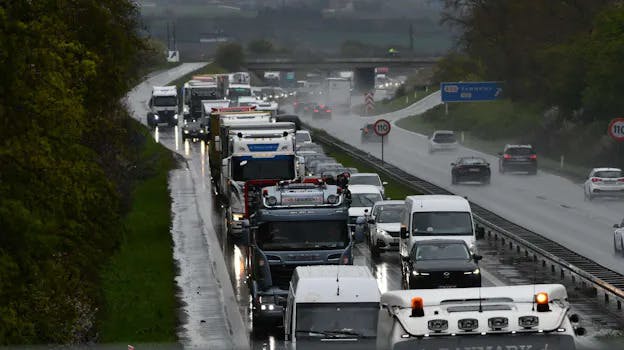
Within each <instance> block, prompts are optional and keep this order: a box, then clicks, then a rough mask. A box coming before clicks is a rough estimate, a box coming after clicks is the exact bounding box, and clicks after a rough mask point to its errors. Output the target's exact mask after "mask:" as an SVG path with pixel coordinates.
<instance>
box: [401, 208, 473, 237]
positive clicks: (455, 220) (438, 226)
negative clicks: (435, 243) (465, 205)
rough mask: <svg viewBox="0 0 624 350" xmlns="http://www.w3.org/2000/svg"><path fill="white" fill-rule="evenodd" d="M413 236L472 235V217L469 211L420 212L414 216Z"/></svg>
mask: <svg viewBox="0 0 624 350" xmlns="http://www.w3.org/2000/svg"><path fill="white" fill-rule="evenodd" d="M412 235H413V236H439V235H453V236H471V235H472V219H471V218H470V213H468V212H450V211H438V212H420V213H414V214H413V216H412Z"/></svg>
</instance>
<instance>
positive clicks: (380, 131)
mask: <svg viewBox="0 0 624 350" xmlns="http://www.w3.org/2000/svg"><path fill="white" fill-rule="evenodd" d="M391 128H392V126H391V125H390V122H389V121H387V120H385V119H378V120H377V121H376V122H375V124H373V131H375V134H377V136H381V165H382V166H383V165H384V141H385V137H386V136H387V135H388V134H389V133H390V129H391Z"/></svg>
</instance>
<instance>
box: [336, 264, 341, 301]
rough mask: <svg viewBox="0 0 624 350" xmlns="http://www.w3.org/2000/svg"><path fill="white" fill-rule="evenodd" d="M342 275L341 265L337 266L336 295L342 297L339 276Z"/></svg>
mask: <svg viewBox="0 0 624 350" xmlns="http://www.w3.org/2000/svg"><path fill="white" fill-rule="evenodd" d="M339 275H340V265H336V295H338V296H339V295H340V279H339V278H338V276H339Z"/></svg>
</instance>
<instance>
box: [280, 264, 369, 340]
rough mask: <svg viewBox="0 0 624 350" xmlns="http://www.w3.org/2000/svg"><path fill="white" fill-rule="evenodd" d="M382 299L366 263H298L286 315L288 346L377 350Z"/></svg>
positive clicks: (285, 326)
mask: <svg viewBox="0 0 624 350" xmlns="http://www.w3.org/2000/svg"><path fill="white" fill-rule="evenodd" d="M380 299H381V293H379V287H377V279H376V278H375V277H374V276H373V274H372V273H371V271H370V270H369V268H368V267H367V266H355V265H353V266H345V265H339V266H328V265H322V266H299V267H297V268H296V269H295V273H294V274H293V277H292V279H291V281H290V288H289V291H288V301H287V306H286V313H285V315H284V334H285V339H286V340H287V344H288V345H290V346H289V347H288V346H287V347H286V348H287V349H298V350H302V349H318V348H323V349H328V348H334V347H336V348H340V349H344V348H345V346H347V348H351V349H374V348H375V346H376V343H375V340H376V336H377V318H378V314H379V308H380V305H379V301H380ZM328 341H329V343H328ZM330 344H331V345H330Z"/></svg>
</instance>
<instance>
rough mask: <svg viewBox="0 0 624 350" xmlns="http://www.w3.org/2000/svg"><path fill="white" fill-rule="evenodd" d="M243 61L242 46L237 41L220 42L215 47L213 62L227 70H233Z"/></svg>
mask: <svg viewBox="0 0 624 350" xmlns="http://www.w3.org/2000/svg"><path fill="white" fill-rule="evenodd" d="M244 62H245V53H244V52H243V47H242V46H240V45H239V44H237V43H227V44H221V45H219V47H217V52H216V54H215V63H216V64H217V65H218V66H221V67H223V68H225V69H226V70H228V71H231V72H234V71H237V70H239V69H240V67H242V65H243V63H244Z"/></svg>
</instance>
